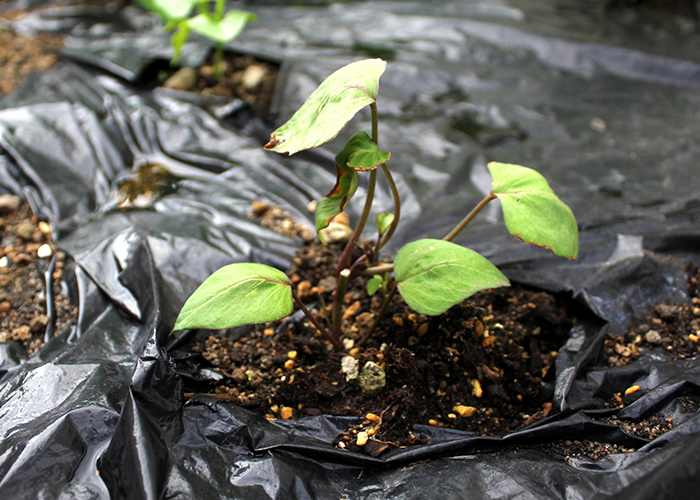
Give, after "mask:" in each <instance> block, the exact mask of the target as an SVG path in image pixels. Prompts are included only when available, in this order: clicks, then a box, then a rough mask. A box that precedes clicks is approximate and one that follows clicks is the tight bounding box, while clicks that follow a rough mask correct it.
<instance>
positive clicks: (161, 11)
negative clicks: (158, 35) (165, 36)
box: [138, 0, 202, 24]
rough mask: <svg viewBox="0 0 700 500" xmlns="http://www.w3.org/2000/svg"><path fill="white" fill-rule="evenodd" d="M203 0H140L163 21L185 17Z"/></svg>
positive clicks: (139, 0)
mask: <svg viewBox="0 0 700 500" xmlns="http://www.w3.org/2000/svg"><path fill="white" fill-rule="evenodd" d="M201 1H202V0H138V2H139V4H141V6H142V7H143V8H145V9H147V10H150V11H151V12H153V13H155V14H157V15H158V16H159V17H160V18H161V20H162V21H163V23H164V24H165V23H167V22H169V21H172V20H173V19H185V18H186V17H187V16H189V15H190V12H192V8H193V7H194V6H195V5H196V4H197V3H199V2H201Z"/></svg>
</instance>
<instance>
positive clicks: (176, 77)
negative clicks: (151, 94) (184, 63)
mask: <svg viewBox="0 0 700 500" xmlns="http://www.w3.org/2000/svg"><path fill="white" fill-rule="evenodd" d="M197 80H198V75H197V70H195V69H193V68H180V69H179V70H177V71H176V72H175V73H174V74H173V76H171V77H170V78H168V79H167V80H166V81H165V83H163V87H164V88H166V89H173V90H192V89H193V88H194V87H195V85H197Z"/></svg>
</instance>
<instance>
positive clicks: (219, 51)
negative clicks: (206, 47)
mask: <svg viewBox="0 0 700 500" xmlns="http://www.w3.org/2000/svg"><path fill="white" fill-rule="evenodd" d="M223 60H224V44H223V42H219V43H217V44H216V54H215V55H214V77H215V78H216V79H217V80H221V78H223V76H224V71H223V69H222V68H221V61H223Z"/></svg>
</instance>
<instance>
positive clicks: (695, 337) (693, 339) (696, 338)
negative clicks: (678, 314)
mask: <svg viewBox="0 0 700 500" xmlns="http://www.w3.org/2000/svg"><path fill="white" fill-rule="evenodd" d="M688 338H689V339H690V340H692V341H693V342H697V341H698V339H699V337H698V336H697V335H695V334H694V333H691V334H690V335H688Z"/></svg>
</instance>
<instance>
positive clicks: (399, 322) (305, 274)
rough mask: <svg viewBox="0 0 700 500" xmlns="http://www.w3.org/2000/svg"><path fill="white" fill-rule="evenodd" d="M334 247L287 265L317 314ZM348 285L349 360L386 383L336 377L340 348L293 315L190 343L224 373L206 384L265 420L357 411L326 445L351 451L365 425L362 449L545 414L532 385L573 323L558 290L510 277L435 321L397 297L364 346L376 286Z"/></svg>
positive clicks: (495, 430)
mask: <svg viewBox="0 0 700 500" xmlns="http://www.w3.org/2000/svg"><path fill="white" fill-rule="evenodd" d="M340 250H341V248H340V246H328V247H325V246H322V245H320V244H311V245H309V246H307V247H305V248H303V249H302V250H301V251H300V252H299V253H298V254H297V257H296V258H295V259H294V263H293V265H292V267H291V269H290V271H289V276H290V278H291V281H292V283H293V284H294V286H295V287H296V290H297V293H298V294H299V296H300V297H301V298H302V300H304V301H306V302H308V303H309V305H310V307H315V309H314V311H315V312H316V314H317V316H319V317H322V316H323V313H322V312H321V310H322V309H323V307H322V306H320V305H318V304H322V303H330V301H331V297H330V290H332V288H333V285H332V283H329V280H328V278H327V276H328V275H329V274H330V275H332V272H331V269H332V268H333V266H334V264H335V263H336V262H337V258H338V255H339V251H340ZM353 286H354V288H352V290H350V291H349V292H348V294H347V296H346V306H347V309H346V312H345V321H344V325H343V328H344V333H345V338H346V342H348V344H347V347H348V348H349V352H348V353H347V354H349V355H351V356H353V357H354V358H356V359H357V360H358V361H359V364H360V367H362V366H364V365H365V363H366V362H368V361H373V362H375V363H377V364H378V365H380V366H381V367H382V368H383V370H384V372H385V374H386V386H385V387H384V389H383V390H381V391H380V392H379V393H378V394H376V395H373V396H370V395H365V394H363V393H362V391H360V390H359V389H358V388H357V387H355V386H354V385H352V384H351V383H348V382H346V380H345V375H344V374H343V373H341V358H342V355H336V354H333V353H330V354H329V345H328V342H327V341H326V340H325V339H324V338H323V337H321V336H319V335H318V334H317V333H316V331H315V330H310V329H308V328H307V327H306V326H300V325H299V324H296V323H294V322H286V323H283V324H281V325H278V324H274V325H272V324H268V325H263V326H260V327H258V328H256V329H254V330H253V331H252V332H251V333H249V334H248V335H246V336H245V337H243V338H240V339H237V340H233V339H231V338H227V337H225V336H221V335H219V336H208V337H206V338H203V339H201V340H200V341H199V342H198V343H196V345H195V346H194V350H195V351H199V352H201V353H202V354H203V356H204V357H205V358H206V359H207V360H209V361H210V362H211V363H212V364H213V365H214V366H215V367H216V369H217V370H218V371H220V372H221V373H222V374H223V375H224V376H225V377H226V383H225V384H222V385H221V387H219V388H218V389H217V392H218V393H219V394H221V395H222V396H224V397H227V398H228V399H231V400H232V401H234V402H236V403H237V404H239V405H241V406H243V407H245V408H248V409H252V410H255V411H257V412H259V413H261V414H263V415H265V416H267V418H269V419H276V418H291V417H302V416H308V415H319V414H331V415H345V416H358V417H366V418H365V420H364V422H363V423H362V424H361V425H360V426H358V427H357V428H354V429H350V430H348V431H347V432H346V433H344V434H343V435H342V436H339V437H338V439H337V443H338V445H339V446H340V447H342V448H346V449H357V448H358V445H357V440H358V437H357V436H358V435H360V433H363V432H364V433H366V434H367V435H370V436H371V439H370V440H369V441H368V443H367V444H366V445H365V446H364V451H365V452H367V453H370V454H372V455H378V454H379V453H381V452H383V451H384V450H386V449H388V448H389V447H393V446H404V445H408V444H414V443H422V442H426V438H425V437H424V436H423V435H420V434H418V435H416V434H415V433H414V431H413V425H414V424H426V425H434V426H445V427H450V428H455V429H461V430H466V431H471V432H474V433H476V434H478V435H503V434H507V433H509V432H512V431H514V430H516V429H518V428H520V427H522V426H524V425H527V424H530V423H532V422H534V421H536V420H538V419H540V418H544V417H546V416H547V415H548V414H549V412H550V410H551V404H550V403H549V402H548V401H547V400H548V397H546V396H543V395H541V394H540V387H541V384H542V381H543V378H544V377H545V376H546V374H547V372H548V370H549V368H550V367H551V365H552V362H553V360H554V358H555V356H556V353H557V350H558V349H559V347H560V346H561V345H562V344H563V342H564V341H565V340H566V338H567V335H568V331H569V330H570V328H571V326H572V325H573V324H574V322H575V321H576V320H575V318H572V317H571V316H569V315H568V314H567V307H566V303H565V301H564V299H563V298H562V297H557V296H553V295H549V294H547V293H544V292H538V291H532V290H528V289H525V288H523V287H520V286H517V285H514V286H512V287H509V288H502V289H495V290H489V291H485V292H481V293H479V294H477V295H475V296H473V297H471V298H470V299H467V300H466V301H464V302H463V303H462V304H459V305H457V306H455V307H453V308H452V309H450V310H449V312H448V313H446V314H444V315H442V316H440V317H427V316H423V315H420V314H417V313H415V312H413V311H412V310H411V309H409V308H408V307H407V306H406V305H405V303H404V302H403V300H402V299H400V298H399V297H396V298H395V299H394V300H393V302H392V305H391V306H390V307H389V310H388V312H387V315H386V318H385V320H384V321H383V322H382V323H381V324H380V327H379V328H378V329H377V331H376V332H375V334H374V336H373V337H372V338H371V340H370V341H369V342H368V343H367V345H366V346H364V347H363V348H353V347H352V345H353V342H354V341H356V340H357V339H359V337H360V335H361V334H362V333H363V331H364V330H365V329H367V328H368V327H369V326H370V324H371V323H372V314H371V313H370V308H371V309H372V310H377V308H378V307H377V306H378V302H379V301H380V300H381V297H380V295H381V293H379V294H377V295H375V296H374V297H369V296H368V295H367V293H366V290H365V282H363V281H362V280H359V282H358V283H353ZM319 299H320V300H321V302H319Z"/></svg>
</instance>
